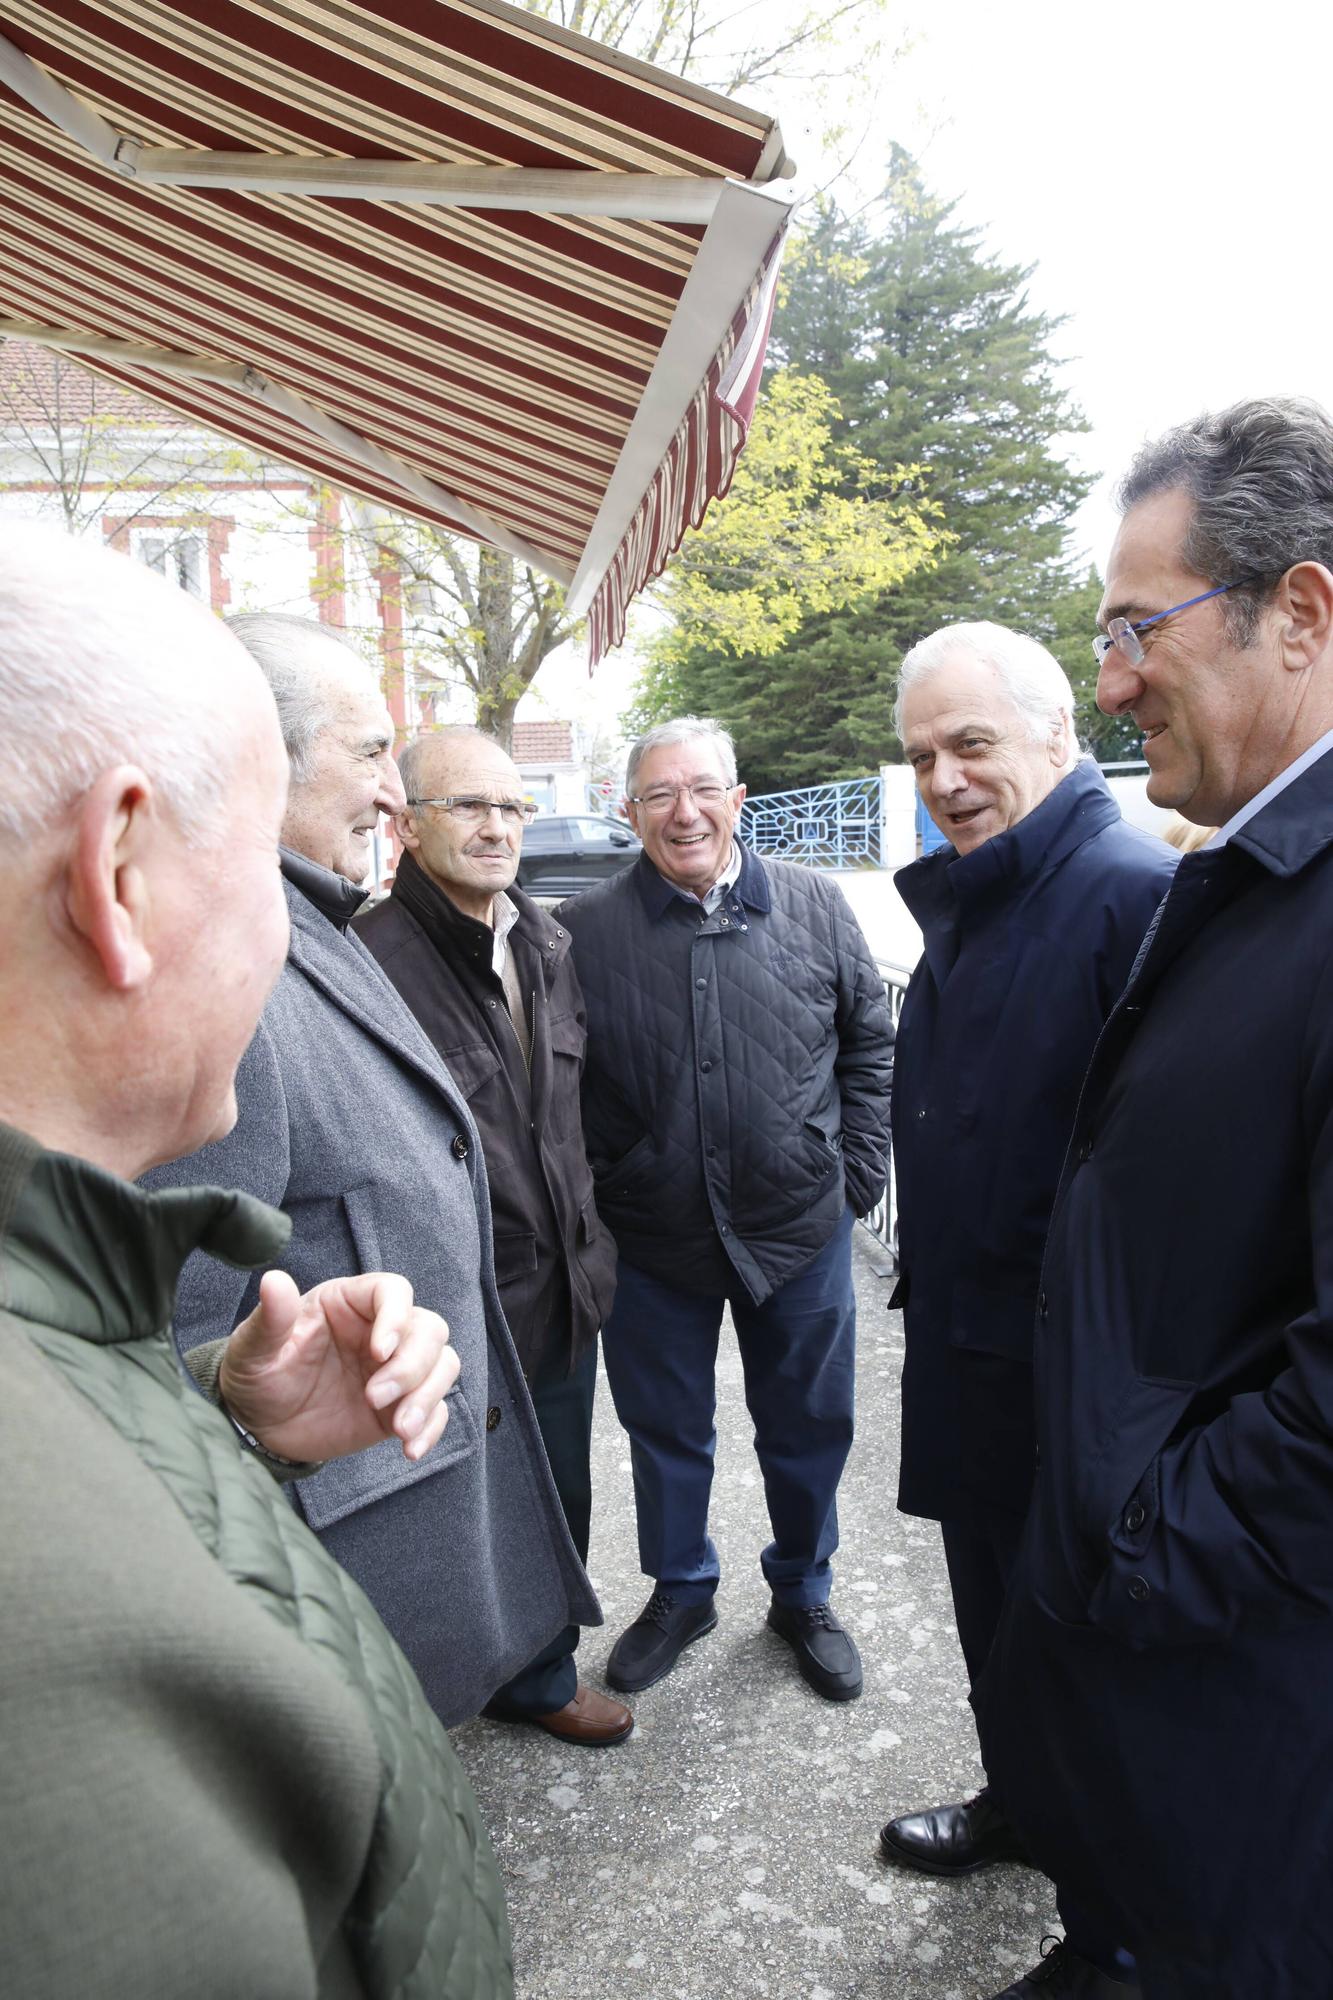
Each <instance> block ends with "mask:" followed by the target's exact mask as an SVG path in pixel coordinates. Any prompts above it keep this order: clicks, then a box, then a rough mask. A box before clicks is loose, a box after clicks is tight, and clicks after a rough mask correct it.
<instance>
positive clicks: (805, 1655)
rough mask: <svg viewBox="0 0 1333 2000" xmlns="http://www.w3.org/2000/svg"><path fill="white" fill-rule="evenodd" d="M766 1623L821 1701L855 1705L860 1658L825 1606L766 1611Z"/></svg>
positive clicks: (773, 1605)
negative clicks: (787, 1649) (781, 1640)
mask: <svg viewBox="0 0 1333 2000" xmlns="http://www.w3.org/2000/svg"><path fill="white" fill-rule="evenodd" d="M768 1622H769V1624H770V1625H771V1626H772V1628H773V1630H774V1631H775V1632H776V1633H777V1634H778V1635H779V1637H781V1638H783V1639H785V1640H786V1641H787V1644H788V1645H789V1646H790V1647H791V1649H792V1651H793V1653H795V1655H796V1664H797V1666H798V1667H799V1668H800V1670H801V1676H802V1678H803V1679H804V1680H807V1681H808V1682H809V1683H810V1685H811V1687H812V1688H813V1689H814V1691H815V1693H816V1694H822V1695H823V1697H824V1699H825V1701H855V1700H856V1697H857V1696H858V1695H859V1694H860V1692H861V1655H860V1654H859V1653H858V1652H857V1650H856V1641H855V1640H854V1639H853V1638H852V1635H851V1633H850V1632H849V1631H847V1629H846V1627H845V1626H844V1625H843V1623H842V1620H841V1619H840V1618H839V1617H837V1615H836V1614H835V1613H834V1612H833V1611H832V1610H831V1609H830V1608H829V1606H828V1605H827V1604H809V1605H795V1604H779V1603H778V1601H777V1599H776V1597H775V1598H774V1599H773V1602H772V1603H771V1604H770V1605H769V1607H768Z"/></svg>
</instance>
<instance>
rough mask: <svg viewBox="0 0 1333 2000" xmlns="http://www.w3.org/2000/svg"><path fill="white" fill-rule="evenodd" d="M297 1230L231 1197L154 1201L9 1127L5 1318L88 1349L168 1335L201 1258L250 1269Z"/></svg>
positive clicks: (212, 1192) (1, 1227)
mask: <svg viewBox="0 0 1333 2000" xmlns="http://www.w3.org/2000/svg"><path fill="white" fill-rule="evenodd" d="M290 1234H291V1224H290V1222H289V1221H288V1219H287V1217H286V1216H285V1215H279V1214H278V1212H277V1211H276V1209H272V1208H268V1207H266V1206H265V1204H264V1203H263V1202H261V1201H256V1200H255V1198H254V1197H253V1195H247V1194H239V1193H233V1192H228V1191H227V1190H225V1189H223V1188H210V1187H194V1188H168V1189H166V1190H164V1191H163V1192H162V1193H161V1194H147V1193H145V1191H144V1190H143V1189H142V1188H138V1187H134V1186H132V1185H131V1183H130V1182H129V1181H122V1180H120V1179H118V1178H117V1176H116V1175H115V1174H109V1173H105V1172H104V1171H103V1170H102V1169H101V1168H100V1167H94V1166H90V1165H89V1163H88V1162H87V1161H86V1160H76V1159H74V1158H73V1157H72V1156H71V1155H70V1154H68V1153H48V1152H47V1151H46V1150H45V1148H44V1147H42V1146H39V1145H38V1144H37V1142H36V1141H35V1140H34V1139H30V1138H28V1136H27V1135H26V1134H25V1133H23V1132H19V1131H16V1130H15V1129H14V1127H13V1126H10V1125H3V1124H0V1308H4V1309H5V1310H7V1311H9V1312H11V1313H13V1314H15V1315H16V1316H17V1317H18V1318H19V1319H27V1320H32V1321H33V1322H34V1323H35V1324H36V1325H39V1326H51V1327H59V1328H61V1329H62V1330H63V1331H64V1332H66V1333H74V1334H78V1335H80V1336H81V1337H82V1338H83V1339H85V1340H93V1341H99V1342H102V1343H110V1342H113V1341H124V1340H142V1339H144V1338H145V1337H146V1336H147V1335H149V1334H155V1333H160V1332H162V1331H163V1329H164V1328H166V1327H167V1326H169V1325H170V1323H171V1315H172V1310H173V1306H174V1303H175V1297H176V1284H177V1280H178V1279H179V1277H180V1274H181V1267H182V1265H183V1264H184V1262H185V1260H186V1258H187V1257H188V1256H189V1255H190V1254H191V1252H192V1251H194V1250H205V1251H207V1252H208V1254H209V1255H210V1256H212V1257H220V1258H221V1259H222V1260H223V1262H224V1263H228V1264H237V1265H240V1266H241V1267H242V1268H245V1269H253V1268H254V1267H256V1266H258V1265H260V1264H268V1263H271V1262H272V1261H273V1259H274V1258H275V1257H276V1256H278V1255H279V1254H280V1252H281V1251H282V1249H283V1248H284V1246H285V1244H286V1242H287V1238H288V1236H289V1235H290Z"/></svg>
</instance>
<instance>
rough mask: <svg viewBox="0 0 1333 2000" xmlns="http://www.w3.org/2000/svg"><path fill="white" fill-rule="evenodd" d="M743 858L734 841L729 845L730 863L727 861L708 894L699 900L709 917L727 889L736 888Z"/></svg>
mask: <svg viewBox="0 0 1333 2000" xmlns="http://www.w3.org/2000/svg"><path fill="white" fill-rule="evenodd" d="M744 858H745V857H744V856H743V855H742V853H741V851H740V849H739V847H737V845H736V843H735V841H734V840H733V841H732V843H731V859H730V861H728V863H727V865H726V867H725V868H724V869H723V870H722V873H721V874H720V875H719V876H718V878H717V880H716V882H714V884H713V886H712V888H711V889H710V890H709V891H708V894H707V895H706V896H704V897H702V898H701V901H702V903H703V906H704V908H705V910H706V911H707V912H708V914H709V916H710V917H711V916H712V914H713V912H714V910H715V909H716V908H717V906H718V904H719V903H720V902H721V901H722V899H723V897H724V896H725V895H726V893H727V891H728V889H733V888H734V887H735V886H736V883H737V882H738V881H739V879H740V872H741V862H742V861H743V860H744Z"/></svg>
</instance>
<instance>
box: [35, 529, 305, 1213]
mask: <svg viewBox="0 0 1333 2000" xmlns="http://www.w3.org/2000/svg"><path fill="white" fill-rule="evenodd" d="M286 786H287V766H286V759H285V758H284V756H283V753H282V740H281V736H280V733H279V730H278V722H277V716H276V713H275V711H274V706H273V699H272V696H271V695H270V694H269V692H268V689H267V687H266V685H265V683H264V679H263V676H262V675H261V674H260V673H259V672H258V670H257V668H256V667H255V665H254V662H253V661H252V660H251V659H250V658H249V656H248V655H247V654H246V652H245V651H244V649H243V648H242V647H240V646H238V645H237V643H236V641H235V640H234V639H232V638H231V637H230V636H229V635H228V633H227V631H226V629H225V627H224V626H223V625H222V624H221V623H220V621H219V620H218V619H216V618H214V617H213V616H211V614H210V613H209V612H207V611H206V610H204V609H203V607H202V606H200V605H199V604H197V603H195V602H194V600H193V599H192V598H190V597H188V596H187V595H186V594H185V593H184V592H183V591H181V590H178V589H176V588H175V587H174V586H173V585H171V584H168V583H166V582H165V581H164V580H162V579H161V578H159V577H156V576H154V575H153V574H152V573H151V572H150V571H148V570H147V569H145V568H143V567H142V566H141V565H139V564H137V563H134V562H132V561H131V560H130V559H129V557H128V556H124V555H120V554H117V553H114V552H111V551H109V550H106V549H103V548H97V547H93V546H89V545H88V544H86V543H83V542H78V541H71V540H69V539H67V538H66V537H65V536H63V535H60V534H57V533H52V532H50V531H45V532H43V531H40V530H30V529H26V528H17V527H6V530H5V534H4V537H3V541H2V542H0V802H2V803H0V860H5V859H7V860H8V863H9V865H7V866H0V933H2V934H3V935H4V937H5V940H6V944H5V950H4V952H3V953H0V1017H2V1018H3V1019H4V1021H5V1025H6V1033H5V1036H4V1038H3V1040H0V1118H4V1119H6V1120H7V1121H8V1122H10V1123H11V1124H14V1125H17V1126H18V1127H19V1128H20V1129H21V1130H23V1131H26V1132H29V1133H31V1135H32V1136H33V1137H34V1138H36V1139H39V1140H40V1141H41V1142H42V1143H43V1144H45V1145H47V1146H52V1147H55V1148H57V1149H60V1150H64V1151H67V1152H73V1153H77V1154H79V1155H81V1156H82V1157H83V1158H85V1159H89V1160H92V1161H94V1162H95V1163H96V1164H97V1165H100V1166H105V1167H108V1168H110V1169H111V1170H112V1171H114V1172H116V1173H120V1174H125V1175H134V1174H138V1173H141V1172H142V1171H143V1170H144V1169H145V1168H147V1167H149V1166H152V1165H155V1164H156V1163H157V1162H159V1161H161V1160H167V1159H174V1158H176V1157H177V1156H178V1155H179V1154H181V1153H185V1152H189V1151H192V1150H193V1149H194V1148H195V1147H196V1146H199V1145H202V1144H203V1143H204V1142H205V1140H207V1139H211V1138H216V1137H220V1136H221V1134H222V1133H223V1132H226V1131H228V1130H229V1129H230V1127H231V1124H232V1123H233V1121H234V1119H235V1098H234V1095H233V1091H232V1079H233V1077H234V1074H235V1070H236V1065H237V1063H238V1062H239V1061H240V1058H241V1056H242V1055H243V1054H244V1052H245V1048H246V1046H247V1044H248V1042H249V1041H250V1038H251V1036H252V1035H253V1033H254V1029H255V1024H256V1022H257V1020H258V1018H259V1014H260V1010H261V1008H262V1007H263V1004H264V1000H265V998H266V997H267V995H268V992H269V990H270V988H271V987H272V984H273V981H274V980H275V979H276V978H277V976H278V973H279V971H280V970H281V966H282V961H283V956H284V954H285V951H286V945H287V913H286V905H285V902H284V900H283V896H282V888H281V880H280V877H279V874H278V869H277V836H278V829H279V826H280V824H281V818H282V811H283V805H284V801H285V797H286ZM6 850H9V853H8V854H6Z"/></svg>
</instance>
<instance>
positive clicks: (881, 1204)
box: [862, 958, 911, 1272]
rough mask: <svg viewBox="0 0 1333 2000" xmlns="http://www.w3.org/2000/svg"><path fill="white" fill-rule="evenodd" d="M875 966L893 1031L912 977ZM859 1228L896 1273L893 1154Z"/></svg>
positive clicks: (895, 968)
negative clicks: (878, 1198) (873, 1239)
mask: <svg viewBox="0 0 1333 2000" xmlns="http://www.w3.org/2000/svg"><path fill="white" fill-rule="evenodd" d="M875 964H876V966H877V967H878V968H879V974H880V977H881V979H883V981H884V997H885V999H886V1000H887V1001H888V1003H889V1013H890V1016H891V1017H892V1020H893V1025H894V1027H895V1028H896V1027H897V1026H898V1016H899V1015H900V1014H901V1013H902V1011H903V1001H904V999H905V998H906V995H907V982H908V980H909V979H910V978H911V974H910V973H908V972H904V971H903V969H902V967H901V966H900V965H890V964H888V963H887V961H886V960H884V959H882V958H877V959H876V960H875ZM862 1227H863V1228H865V1229H868V1230H869V1231H870V1233H871V1235H872V1236H874V1237H877V1238H878V1240H879V1241H880V1242H881V1243H882V1244H883V1246H884V1248H885V1250H886V1251H887V1252H888V1254H889V1257H890V1259H891V1260H892V1264H893V1269H894V1271H895V1272H896V1271H897V1269H898V1191H897V1189H896V1187H895V1186H894V1177H893V1159H892V1155H890V1158H889V1178H888V1185H887V1186H886V1187H885V1189H884V1196H883V1199H882V1200H881V1201H877V1202H876V1203H875V1206H874V1207H873V1208H872V1209H871V1211H870V1213H869V1215H867V1216H865V1217H864V1218H863V1220H862Z"/></svg>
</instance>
